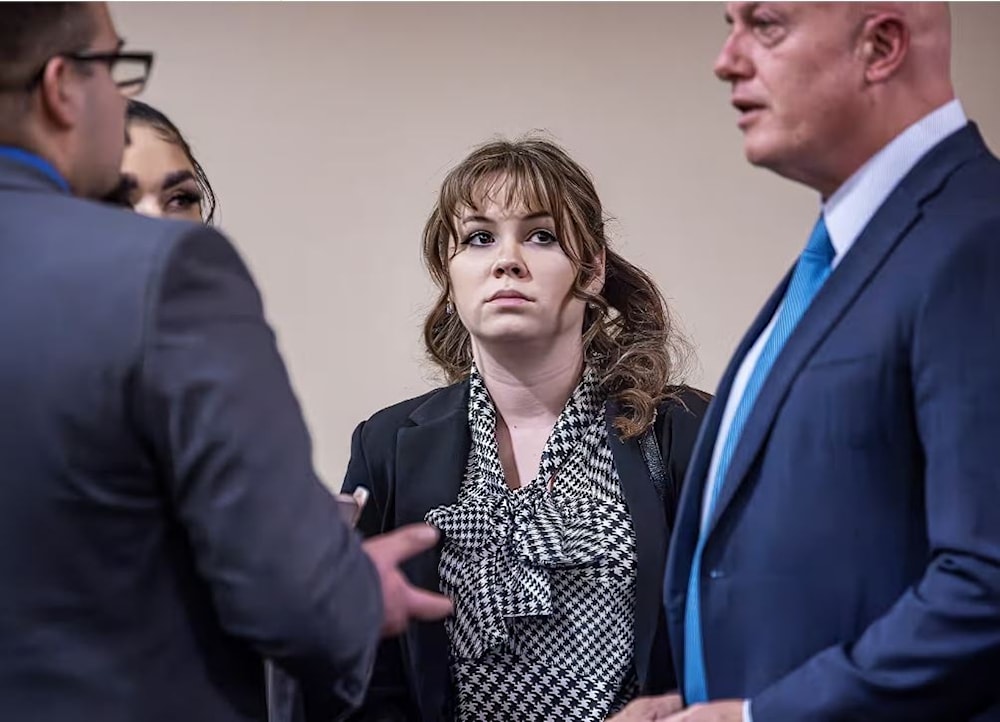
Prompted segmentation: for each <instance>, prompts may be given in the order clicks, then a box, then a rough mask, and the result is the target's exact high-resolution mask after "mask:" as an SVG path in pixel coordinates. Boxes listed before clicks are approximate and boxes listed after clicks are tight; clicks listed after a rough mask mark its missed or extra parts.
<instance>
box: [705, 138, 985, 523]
mask: <svg viewBox="0 0 1000 722" xmlns="http://www.w3.org/2000/svg"><path fill="white" fill-rule="evenodd" d="M981 148H984V146H983V143H982V139H981V137H980V136H979V133H978V131H977V130H976V128H975V126H972V125H971V124H970V125H969V126H967V127H966V128H964V129H962V130H960V131H958V132H956V133H955V134H953V135H952V136H951V137H949V138H947V139H945V140H944V141H942V142H941V143H940V144H939V145H938V146H937V147H936V148H935V149H933V150H932V151H931V152H930V153H928V155H927V156H926V157H925V158H924V159H922V160H921V161H920V162H919V163H918V164H917V165H916V167H914V169H913V170H911V171H910V173H909V174H908V175H907V176H906V178H904V180H903V182H901V183H900V184H899V186H897V187H896V189H895V190H893V192H892V193H891V194H890V196H889V197H888V198H887V199H886V201H885V203H883V204H882V207H881V208H880V209H879V210H878V211H877V212H876V214H875V216H874V217H873V218H872V219H871V221H870V222H869V223H868V225H867V226H866V227H865V229H864V231H862V233H861V235H860V236H859V237H858V239H857V241H856V242H855V243H854V245H853V246H852V247H851V250H850V251H848V253H847V255H845V256H844V258H843V260H842V261H841V262H840V265H839V266H838V267H837V269H836V270H835V271H834V273H832V274H831V275H830V278H829V279H828V280H827V282H826V283H825V284H824V285H823V287H822V288H821V289H820V290H819V292H818V293H817V294H816V297H815V298H814V299H813V302H812V304H811V305H810V306H809V308H808V309H806V312H805V314H803V316H802V319H801V320H800V321H799V324H798V326H796V328H795V330H794V331H793V332H792V334H791V336H789V338H788V341H787V342H786V343H785V347H784V348H783V349H782V350H781V353H780V354H779V355H778V358H777V359H776V360H775V362H774V366H773V367H772V368H771V372H770V373H769V374H768V377H767V379H766V380H765V382H764V385H763V387H762V388H761V390H760V395H759V396H758V397H757V401H756V403H755V404H754V407H753V409H752V410H751V411H750V416H749V418H748V419H747V423H746V426H745V427H744V429H743V435H742V437H741V438H740V441H739V443H738V444H737V446H736V449H735V451H734V453H733V460H732V462H731V464H730V466H729V471H728V472H727V474H726V479H725V480H724V483H723V487H722V489H721V491H720V494H719V500H718V503H717V504H716V507H715V510H714V512H713V515H712V519H711V520H710V521H709V530H708V532H709V534H711V533H712V531H713V530H714V528H715V526H716V525H717V524H718V521H719V519H720V517H721V516H722V515H723V514H724V513H725V511H726V508H727V507H728V506H729V504H730V502H732V500H733V497H734V496H735V495H736V494H737V492H738V491H739V489H740V486H741V485H742V483H743V481H744V480H745V478H746V476H747V472H748V471H749V470H750V467H751V465H752V464H753V462H754V460H755V459H756V458H757V455H758V454H759V453H760V450H761V448H762V446H763V444H764V441H765V439H766V438H767V435H768V433H769V431H770V429H771V426H772V424H773V423H774V419H775V416H776V415H777V413H778V410H779V409H780V407H781V404H782V402H783V401H784V399H785V397H786V395H787V394H788V391H789V389H790V388H791V385H792V383H793V382H794V381H795V379H796V377H797V376H798V374H799V372H800V371H801V370H802V367H803V366H804V365H805V363H806V361H807V360H808V359H809V357H810V356H811V355H812V353H813V352H814V351H815V349H816V348H817V347H818V346H819V345H820V343H821V342H822V341H823V339H824V338H825V337H826V336H827V334H828V333H829V332H830V330H831V329H832V328H833V326H834V325H835V324H836V323H837V321H838V320H839V319H840V318H841V317H842V316H843V314H844V312H845V311H846V310H847V308H848V307H849V306H850V305H851V303H852V302H853V301H854V299H855V298H856V297H857V295H858V294H859V293H860V292H861V290H862V289H863V288H864V287H865V286H866V285H867V283H868V281H869V280H870V279H871V277H872V275H873V274H874V273H875V272H876V271H877V270H878V268H879V267H880V266H881V265H882V263H883V262H884V261H885V259H886V258H887V257H888V256H889V254H890V252H891V251H892V249H893V248H894V247H895V246H896V244H897V243H898V242H899V240H900V239H901V238H903V237H904V236H905V235H906V233H907V232H908V231H909V230H910V228H911V227H912V226H913V225H914V224H915V223H916V222H917V221H918V219H919V218H920V204H921V203H922V202H923V200H924V198H926V197H927V196H928V195H930V194H931V193H933V192H934V191H935V190H937V188H939V187H940V185H941V184H942V183H943V182H944V181H945V180H946V179H947V177H948V176H949V175H950V174H951V173H952V172H954V171H955V169H956V168H957V167H958V166H959V165H960V164H961V163H962V162H964V161H966V160H969V159H971V158H972V157H974V156H975V155H976V154H977V152H978V151H979V150H980V149H981Z"/></svg>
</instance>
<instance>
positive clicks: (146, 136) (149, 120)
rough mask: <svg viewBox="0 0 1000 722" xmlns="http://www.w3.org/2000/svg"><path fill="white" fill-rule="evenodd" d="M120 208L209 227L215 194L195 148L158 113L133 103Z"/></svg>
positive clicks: (128, 116)
mask: <svg viewBox="0 0 1000 722" xmlns="http://www.w3.org/2000/svg"><path fill="white" fill-rule="evenodd" d="M126 129H127V131H128V138H129V141H128V144H127V145H126V147H125V155H124V156H123V158H122V184H121V186H120V187H119V189H118V191H116V195H117V197H118V199H119V200H120V202H122V203H123V204H125V205H129V206H131V207H132V208H133V210H135V211H136V212H138V213H143V214H145V215H147V216H154V217H157V218H160V217H162V218H176V219H183V220H189V221H203V222H205V223H211V222H212V220H213V218H214V217H215V193H214V192H213V191H212V186H211V185H210V184H209V182H208V177H207V176H206V175H205V171H204V170H203V169H202V167H201V165H200V164H199V163H198V161H197V160H195V157H194V155H193V154H192V152H191V146H190V145H189V144H188V142H187V140H185V138H184V136H183V135H181V132H180V131H179V130H178V129H177V126H175V125H174V124H173V123H172V122H171V121H170V119H169V118H168V117H167V116H166V115H164V114H163V113H161V112H160V111H159V110H157V109H156V108H153V107H152V106H150V105H147V104H146V103H143V102H140V101H138V100H129V102H128V109H127V111H126Z"/></svg>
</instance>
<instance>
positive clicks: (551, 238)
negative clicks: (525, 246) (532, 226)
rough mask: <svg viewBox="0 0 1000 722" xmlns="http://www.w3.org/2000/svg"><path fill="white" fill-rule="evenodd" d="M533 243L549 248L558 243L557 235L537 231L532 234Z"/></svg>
mask: <svg viewBox="0 0 1000 722" xmlns="http://www.w3.org/2000/svg"><path fill="white" fill-rule="evenodd" d="M530 240H531V241H532V242H534V243H537V244H538V245H540V246H549V245H551V244H553V243H558V242H559V241H558V240H557V239H556V237H555V234H554V233H552V232H550V231H535V232H534V233H532V234H531V239H530Z"/></svg>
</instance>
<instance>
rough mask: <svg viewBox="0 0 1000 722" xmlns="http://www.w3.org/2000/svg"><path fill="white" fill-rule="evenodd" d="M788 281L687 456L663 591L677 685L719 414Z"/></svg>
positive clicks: (753, 332)
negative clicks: (686, 613) (691, 581)
mask: <svg viewBox="0 0 1000 722" xmlns="http://www.w3.org/2000/svg"><path fill="white" fill-rule="evenodd" d="M790 277H791V274H790V273H789V274H786V276H785V278H784V279H783V280H782V282H781V284H780V285H779V286H778V288H777V289H775V291H774V292H773V293H772V294H771V297H770V298H769V299H768V300H767V302H766V303H765V304H764V308H763V309H762V310H761V311H760V313H759V314H758V315H757V318H756V319H754V322H753V323H752V324H751V325H750V329H749V330H748V331H747V332H746V334H745V335H744V336H743V340H742V341H740V344H739V346H737V348H736V351H735V352H734V353H733V357H732V359H731V360H730V361H729V366H728V367H726V370H725V372H724V373H723V374H722V380H721V381H720V382H719V386H718V388H717V389H716V392H715V397H714V398H713V399H712V403H711V404H709V407H708V411H707V412H706V413H705V420H704V421H703V422H702V425H701V429H700V430H699V431H698V438H697V440H696V441H695V445H694V450H693V451H692V453H691V463H690V464H689V465H688V470H687V475H686V476H685V477H684V481H683V484H682V485H681V497H680V501H679V502H678V505H677V518H676V520H675V521H674V530H673V535H672V537H671V540H670V548H669V555H668V557H667V569H666V574H665V576H664V579H663V584H662V590H661V594H662V597H663V603H664V605H665V607H666V611H667V626H668V628H669V631H670V639H671V644H670V649H671V651H672V652H673V658H674V669H675V670H676V672H677V675H678V681H681V679H680V675H682V674H683V671H684V665H683V654H684V651H683V644H684V634H683V625H684V604H685V599H686V597H687V582H688V576H689V575H690V573H691V561H692V560H693V558H694V550H695V546H696V545H697V543H698V535H699V534H700V532H701V507H702V505H701V500H702V497H703V496H704V493H705V481H706V479H707V478H708V468H709V466H710V465H711V463H712V452H713V451H714V450H715V440H716V437H717V436H718V433H719V426H720V425H721V423H722V414H723V412H724V411H725V408H726V402H727V400H728V398H729V394H730V391H731V390H732V387H733V380H734V379H735V378H736V372H737V371H738V370H739V368H740V364H741V363H743V357H744V356H746V354H747V352H748V351H749V350H750V347H751V346H753V343H754V341H756V340H757V337H758V336H760V334H761V333H763V331H764V329H765V328H766V327H767V324H768V322H769V321H770V320H771V316H773V315H774V312H775V310H776V309H777V307H778V304H779V303H780V302H781V298H782V296H784V293H785V286H786V285H787V284H788V281H789V278H790Z"/></svg>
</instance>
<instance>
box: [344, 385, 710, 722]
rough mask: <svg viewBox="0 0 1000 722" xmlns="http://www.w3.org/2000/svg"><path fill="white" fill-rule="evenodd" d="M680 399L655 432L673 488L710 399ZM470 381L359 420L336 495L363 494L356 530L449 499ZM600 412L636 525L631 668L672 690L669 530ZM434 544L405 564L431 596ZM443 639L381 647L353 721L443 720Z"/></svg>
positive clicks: (434, 636)
mask: <svg viewBox="0 0 1000 722" xmlns="http://www.w3.org/2000/svg"><path fill="white" fill-rule="evenodd" d="M678 396H679V399H680V402H678V401H675V400H671V401H667V402H665V403H664V404H663V405H662V406H661V407H660V409H659V413H658V414H657V421H656V424H655V427H654V430H655V435H656V439H657V441H658V442H659V447H660V453H661V455H662V457H663V462H664V464H665V466H666V469H667V473H668V474H669V476H670V477H671V478H672V479H673V480H675V481H676V483H678V484H679V483H680V482H681V480H682V479H683V478H684V474H685V472H686V470H687V465H688V460H689V458H690V455H691V450H692V448H693V446H694V442H695V438H696V436H697V433H698V428H699V426H700V424H701V419H702V416H703V415H704V413H705V410H706V408H707V405H708V398H709V397H708V396H707V395H705V394H702V393H701V392H698V391H695V390H693V389H689V388H684V389H682V390H681V391H680V393H679V394H678ZM468 400H469V384H468V382H467V381H466V382H461V383H457V384H454V385H452V386H448V387H445V388H442V389H437V390H435V391H432V392H430V393H428V394H424V395H423V396H420V397H418V398H415V399H410V400H408V401H404V402H402V403H400V404H396V405H395V406H390V407H389V408H387V409H384V410H382V411H380V412H378V413H377V414H375V415H374V416H372V417H371V418H370V419H369V420H368V421H366V422H363V423H362V424H360V425H359V426H358V427H357V429H356V430H355V432H354V437H353V439H352V442H351V460H350V464H349V466H348V469H347V476H346V478H345V480H344V486H343V490H344V491H346V492H350V491H352V490H353V489H354V488H355V487H358V486H364V487H366V488H367V489H368V490H369V491H370V492H371V498H370V499H369V502H368V505H367V506H366V507H365V510H364V512H363V514H362V515H361V518H360V520H359V523H358V526H359V529H360V530H361V531H362V533H363V534H365V535H366V536H367V535H372V534H378V533H379V532H384V531H388V530H391V529H394V528H396V527H400V526H403V525H405V524H410V523H412V522H420V521H423V518H424V515H425V514H426V513H427V512H428V511H430V510H431V509H433V508H434V507H437V506H441V505H443V504H451V503H454V502H455V501H456V500H457V498H458V491H459V487H460V485H461V483H462V479H463V477H464V474H465V465H466V461H467V460H468V455H469V450H470V447H471V436H470V433H469V424H468ZM614 416H615V408H614V407H613V405H611V404H609V405H608V409H607V419H608V436H609V438H610V439H611V449H612V452H613V455H614V460H615V465H616V468H617V470H618V475H619V477H620V478H621V483H622V488H623V491H624V495H625V501H626V503H627V505H628V508H629V511H630V512H631V515H632V523H633V525H634V527H635V535H636V551H637V555H638V571H637V579H636V610H635V612H636V614H635V627H636V629H635V666H636V672H637V675H638V679H639V684H640V688H641V691H642V693H643V694H652V693H656V692H662V691H666V690H668V689H672V688H673V687H674V686H675V682H674V673H673V669H672V665H671V661H670V650H669V645H668V642H667V636H666V631H665V629H666V627H665V622H664V616H663V613H662V608H663V605H662V589H663V575H664V568H665V564H666V554H667V545H668V540H669V537H670V530H669V529H668V527H667V522H666V515H665V514H664V507H663V504H662V503H661V501H660V497H659V496H658V494H657V490H656V488H655V486H654V484H653V481H652V479H651V478H650V473H649V470H648V466H647V464H646V461H645V460H644V458H643V455H642V452H641V450H640V447H639V442H638V441H637V440H636V439H631V440H629V441H627V442H624V443H623V442H622V441H621V440H620V437H619V434H618V432H617V430H615V429H614V427H613V426H612V423H611V422H612V420H613V419H614ZM439 559H440V548H438V549H435V550H434V551H432V552H428V553H425V554H422V555H420V556H418V557H416V558H414V559H412V560H410V562H409V563H408V564H407V565H406V566H405V567H404V568H405V571H406V574H407V576H408V577H409V578H410V580H411V581H412V582H413V583H414V584H416V585H418V586H421V587H424V588H426V589H431V590H434V591H439V584H438V562H439ZM451 706H452V695H451V679H450V670H449V652H448V638H447V634H446V632H445V627H444V624H443V623H442V622H435V623H417V624H414V625H412V626H411V627H410V629H409V631H407V632H406V634H405V635H403V636H402V637H399V638H396V639H392V640H387V641H385V642H383V643H382V646H381V648H380V649H379V653H378V656H377V660H376V666H375V671H374V674H373V678H372V682H371V685H370V687H369V691H368V696H367V698H366V701H365V703H364V705H363V706H362V708H361V710H360V711H359V712H358V714H357V715H356V717H355V718H354V719H359V720H390V719H406V720H423V721H424V722H432V721H433V722H437V721H438V720H446V719H450V718H451V714H452V713H451Z"/></svg>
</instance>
